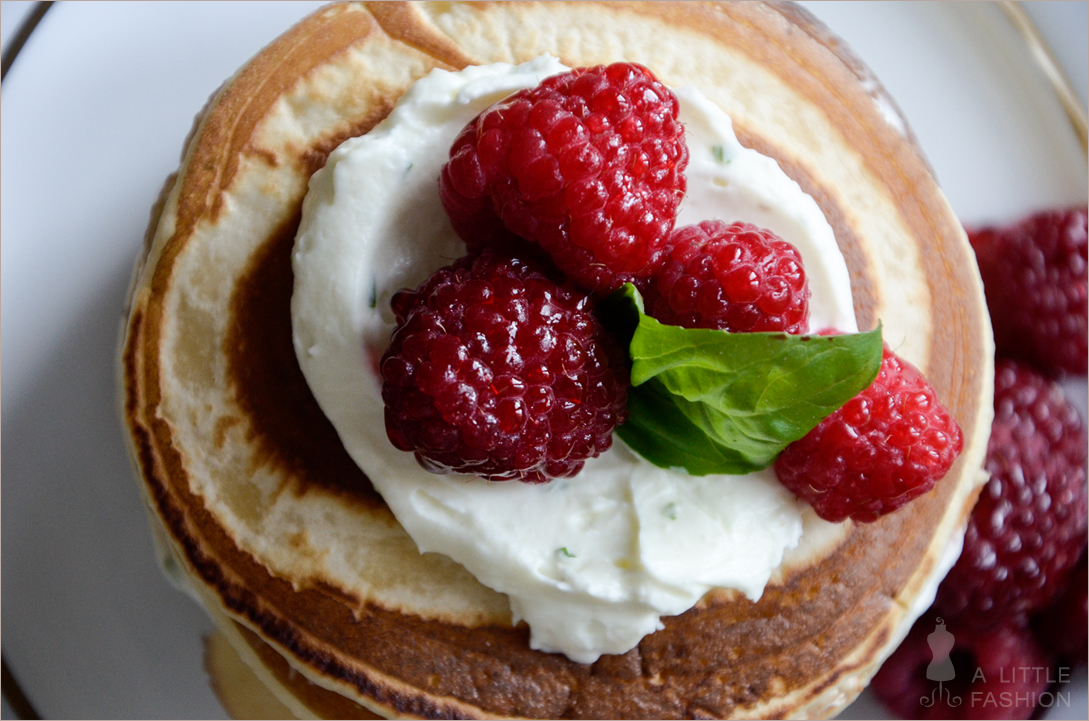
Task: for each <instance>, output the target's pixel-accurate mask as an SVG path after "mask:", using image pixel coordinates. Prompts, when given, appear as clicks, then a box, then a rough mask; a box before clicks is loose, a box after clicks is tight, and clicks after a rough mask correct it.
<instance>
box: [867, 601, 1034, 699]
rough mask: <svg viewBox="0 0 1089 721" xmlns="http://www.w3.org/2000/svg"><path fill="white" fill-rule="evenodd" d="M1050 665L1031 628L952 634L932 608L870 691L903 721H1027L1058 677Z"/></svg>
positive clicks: (952, 628)
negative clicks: (967, 720)
mask: <svg viewBox="0 0 1089 721" xmlns="http://www.w3.org/2000/svg"><path fill="white" fill-rule="evenodd" d="M946 660H948V663H945V661H946ZM1051 663H1052V659H1051V657H1050V656H1049V654H1048V653H1047V652H1046V651H1045V650H1044V649H1042V648H1041V647H1040V645H1039V644H1038V643H1037V642H1036V640H1035V639H1034V638H1033V636H1032V634H1031V633H1029V632H1028V631H1027V630H1025V629H1020V628H1016V627H1012V626H998V627H996V628H993V629H990V630H988V631H985V632H980V631H974V630H968V629H963V628H961V627H959V626H958V625H957V624H955V623H954V622H952V621H950V622H949V625H948V627H946V626H945V623H944V621H943V620H942V619H941V618H940V617H937V616H936V615H935V613H933V609H931V611H930V612H928V613H924V614H923V615H922V616H921V617H920V618H919V620H918V621H916V622H915V625H914V626H913V627H912V629H911V632H910V633H908V635H907V638H905V639H904V641H903V643H901V644H900V646H899V648H897V649H896V650H895V651H894V652H893V653H892V655H891V656H889V657H888V659H886V660H885V663H884V664H883V665H882V666H881V669H880V670H879V671H878V672H877V674H876V675H875V676H874V677H873V680H872V681H871V682H870V688H871V689H873V691H874V693H875V694H876V695H877V697H878V698H880V699H881V700H882V701H883V702H884V703H885V705H887V706H888V707H889V709H890V710H892V711H893V713H895V714H896V715H897V716H898V717H900V718H907V719H1015V718H1020V719H1027V718H1029V717H1030V716H1031V715H1032V714H1033V712H1034V711H1035V710H1036V706H1037V703H1039V701H1040V695H1041V694H1043V693H1044V692H1045V691H1046V690H1047V688H1048V683H1049V680H1053V679H1054V678H1055V675H1054V672H1053V670H1052V669H1051ZM943 671H944V673H943ZM939 680H940V683H941V685H940V686H939Z"/></svg>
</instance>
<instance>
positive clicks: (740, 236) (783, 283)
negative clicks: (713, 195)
mask: <svg viewBox="0 0 1089 721" xmlns="http://www.w3.org/2000/svg"><path fill="white" fill-rule="evenodd" d="M669 246H670V250H669V256H668V258H667V259H666V261H665V263H664V264H663V265H662V268H661V270H660V271H658V273H657V274H655V276H654V278H653V280H652V281H651V283H650V287H649V289H648V290H649V292H648V294H647V309H648V313H649V315H651V316H653V317H654V318H657V319H658V320H660V321H661V322H663V323H667V324H669V325H679V326H684V327H685V328H717V329H721V330H728V331H734V332H739V333H740V332H758V331H780V332H786V333H805V332H806V331H807V330H808V329H809V286H808V284H807V283H806V279H805V270H804V268H803V267H802V256H801V254H800V253H798V250H797V248H795V247H794V246H793V245H791V244H790V243H787V242H786V241H785V240H782V239H781V238H779V236H777V235H775V234H774V233H772V232H771V231H770V230H763V229H761V228H757V227H756V226H755V225H750V224H749V223H734V224H733V225H727V224H726V223H724V222H723V221H721V220H706V221H703V222H702V223H700V224H698V225H686V226H684V227H682V228H677V229H676V230H674V231H673V234H672V235H671V236H670V239H669Z"/></svg>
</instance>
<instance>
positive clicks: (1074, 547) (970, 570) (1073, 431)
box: [936, 360, 1087, 628]
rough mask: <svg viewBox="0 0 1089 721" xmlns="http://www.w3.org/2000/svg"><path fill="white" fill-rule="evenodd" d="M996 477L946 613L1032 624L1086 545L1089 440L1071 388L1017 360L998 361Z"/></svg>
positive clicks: (945, 597) (991, 451) (985, 622)
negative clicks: (1035, 613)
mask: <svg viewBox="0 0 1089 721" xmlns="http://www.w3.org/2000/svg"><path fill="white" fill-rule="evenodd" d="M994 408H995V419H994V424H993V425H992V426H991V439H990V442H989V443H988V445H987V460H986V463H985V465H984V467H985V468H986V470H987V471H989V472H990V474H991V479H990V480H989V481H988V482H987V485H986V486H985V487H984V488H983V491H982V493H980V496H979V501H978V502H977V503H976V506H975V508H974V509H973V510H972V515H971V517H970V518H969V520H968V529H967V531H966V533H965V536H964V550H963V551H962V552H961V555H960V558H959V559H958V560H957V564H956V565H955V566H954V567H953V569H952V570H951V571H950V572H949V575H948V576H947V577H946V578H945V580H944V581H943V582H942V585H941V586H940V587H939V588H938V597H937V601H936V605H937V608H938V612H939V613H941V614H942V615H944V616H946V617H947V618H957V619H963V620H962V622H963V623H964V624H965V625H972V626H976V627H980V628H984V627H987V626H992V625H995V624H998V623H1000V622H1003V623H1014V624H1018V625H1025V624H1026V623H1027V621H1028V614H1030V613H1031V612H1032V611H1034V610H1036V609H1040V608H1042V607H1043V606H1045V605H1046V604H1047V603H1048V602H1049V601H1050V600H1051V599H1052V598H1053V597H1054V596H1055V594H1056V592H1057V591H1058V590H1059V589H1060V588H1061V587H1062V583H1063V581H1064V579H1065V577H1066V575H1067V574H1068V571H1069V569H1070V568H1071V567H1072V566H1073V565H1074V563H1075V562H1076V561H1077V560H1078V554H1079V553H1081V550H1082V548H1083V546H1084V545H1085V530H1086V513H1087V512H1086V489H1085V458H1086V439H1085V431H1084V429H1083V427H1082V422H1081V418H1080V417H1079V416H1078V412H1077V409H1075V408H1074V407H1073V405H1071V404H1070V402H1069V401H1067V399H1066V397H1065V396H1064V395H1063V391H1062V388H1061V386H1059V385H1058V384H1057V383H1055V382H1053V381H1050V380H1048V379H1047V378H1045V377H1044V376H1042V375H1040V374H1039V373H1036V372H1035V371H1033V370H1031V369H1029V368H1028V367H1026V366H1023V365H1020V364H1018V363H1016V362H1014V361H1008V360H1007V361H999V362H998V363H997V364H996V367H995V396H994Z"/></svg>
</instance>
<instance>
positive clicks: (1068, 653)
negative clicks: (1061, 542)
mask: <svg viewBox="0 0 1089 721" xmlns="http://www.w3.org/2000/svg"><path fill="white" fill-rule="evenodd" d="M1085 553H1086V552H1085V550H1082V552H1081V560H1079V561H1078V565H1077V566H1075V567H1074V570H1073V571H1071V572H1070V575H1069V576H1068V578H1067V580H1066V587H1065V588H1064V589H1063V591H1062V593H1060V594H1059V597H1058V598H1057V599H1056V600H1055V602H1054V603H1052V604H1051V605H1050V606H1048V607H1047V608H1045V609H1043V610H1042V611H1039V612H1038V613H1037V614H1036V615H1035V617H1034V618H1033V619H1032V626H1033V630H1035V631H1036V637H1037V638H1038V639H1040V642H1041V643H1043V644H1044V646H1045V647H1047V648H1048V649H1050V650H1051V652H1052V653H1054V654H1055V655H1056V656H1058V657H1059V658H1060V659H1062V660H1063V661H1064V662H1066V663H1071V664H1077V663H1085V659H1086V656H1089V568H1087V567H1086V556H1085Z"/></svg>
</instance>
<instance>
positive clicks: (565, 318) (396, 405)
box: [381, 252, 628, 483]
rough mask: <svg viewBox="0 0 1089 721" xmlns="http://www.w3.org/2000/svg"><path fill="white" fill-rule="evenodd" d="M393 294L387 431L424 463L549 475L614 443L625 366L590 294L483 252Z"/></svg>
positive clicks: (571, 469) (493, 474) (621, 414)
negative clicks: (413, 287)
mask: <svg viewBox="0 0 1089 721" xmlns="http://www.w3.org/2000/svg"><path fill="white" fill-rule="evenodd" d="M391 304H392V306H393V312H394V315H395V316H396V318H397V329H396V330H395V331H394V333H393V337H392V339H391V341H390V346H389V348H388V349H387V350H386V353H385V355H384V356H383V357H382V361H381V372H382V380H383V386H382V399H383V400H384V401H385V404H386V433H387V435H388V436H389V439H390V441H391V442H392V443H393V445H394V446H396V447H397V448H399V449H401V450H404V451H412V452H414V453H415V454H416V458H417V460H418V461H419V462H420V464H421V465H422V466H423V467H424V468H427V469H428V470H430V471H433V472H436V473H444V472H449V471H454V472H459V473H474V474H477V475H480V476H483V477H485V478H489V479H491V480H497V481H499V480H510V479H518V480H521V481H525V482H529V483H541V482H545V481H547V480H548V478H549V477H553V478H554V477H561V476H571V475H574V474H575V473H577V472H578V471H579V470H580V469H581V468H582V466H583V463H584V461H585V459H587V458H591V457H593V456H596V455H598V454H600V453H601V452H602V451H604V450H605V449H607V448H608V447H609V446H610V445H611V443H612V432H613V428H614V427H615V426H616V425H617V424H618V423H621V422H623V420H624V418H625V410H624V409H625V402H626V399H627V383H628V378H627V367H626V365H625V360H624V354H623V352H622V350H621V349H620V347H619V345H618V344H617V343H616V342H615V341H614V340H613V339H612V337H611V336H609V335H608V334H607V333H606V332H605V331H604V329H603V328H602V327H601V325H600V324H599V323H598V321H597V320H596V319H595V318H594V316H593V315H592V314H591V312H590V310H589V308H588V298H587V296H586V295H585V294H583V293H581V292H579V291H576V290H573V289H571V288H570V287H565V286H560V285H558V284H557V283H556V282H555V281H554V280H552V279H550V278H549V277H547V275H546V274H545V273H544V272H542V270H541V269H539V268H537V267H536V266H533V265H530V264H529V263H528V262H526V261H524V260H519V259H516V258H513V257H510V256H508V255H503V254H499V253H497V252H484V253H481V254H478V255H476V256H467V257H465V258H462V259H460V260H458V261H457V262H455V263H454V264H452V265H450V266H447V267H445V268H442V269H441V270H439V271H437V272H436V273H435V274H434V275H432V276H431V278H429V279H428V280H427V281H425V282H424V283H423V284H422V285H420V287H419V288H417V289H416V290H415V291H401V292H400V293H398V294H396V295H395V296H394V297H393V300H392V303H391Z"/></svg>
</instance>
